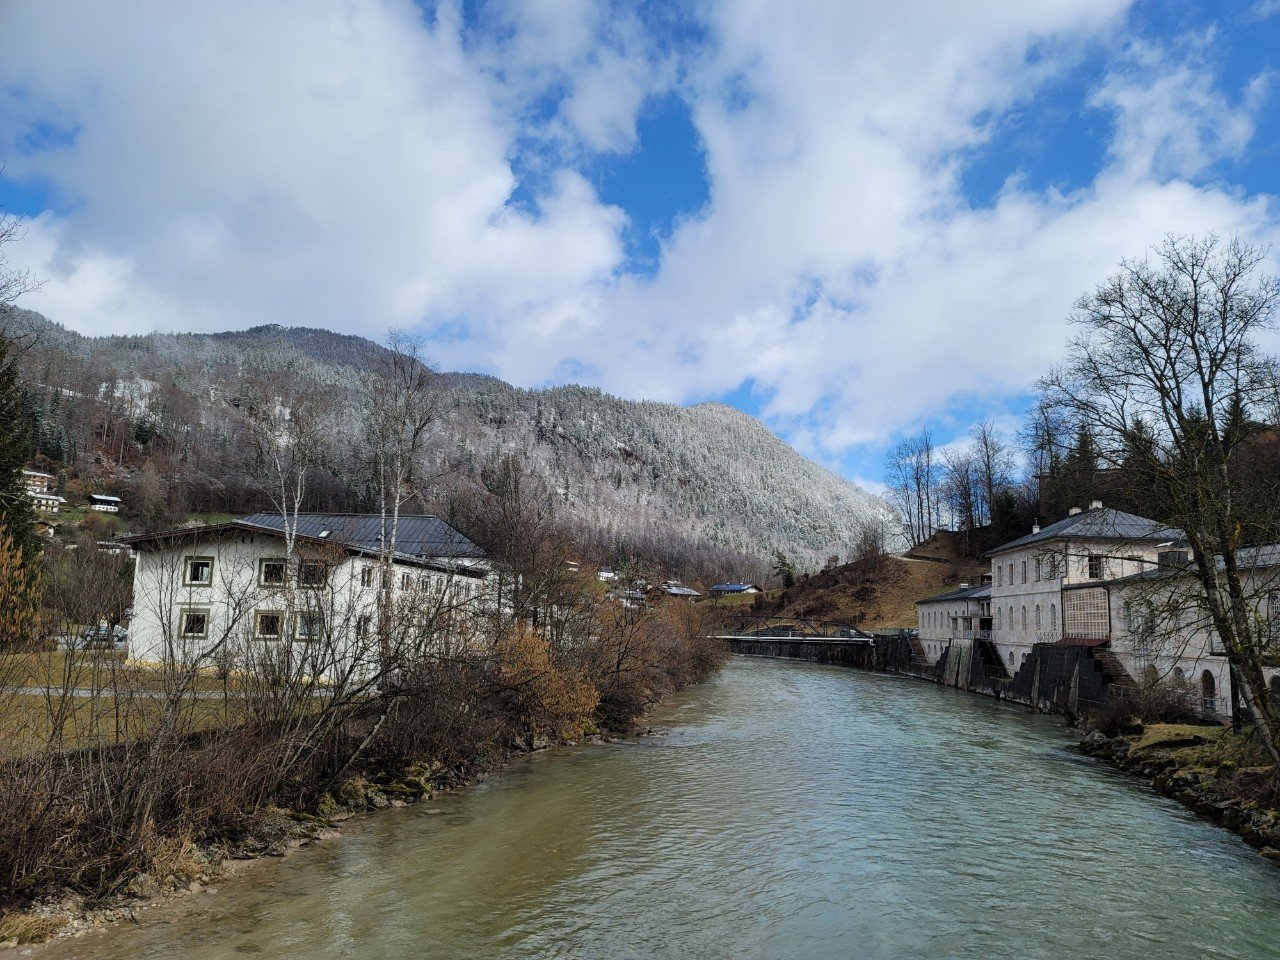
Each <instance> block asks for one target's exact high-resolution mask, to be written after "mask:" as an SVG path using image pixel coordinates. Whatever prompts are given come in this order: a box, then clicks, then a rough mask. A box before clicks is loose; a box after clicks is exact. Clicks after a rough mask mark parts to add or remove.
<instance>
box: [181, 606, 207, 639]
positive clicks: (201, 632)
mask: <svg viewBox="0 0 1280 960" xmlns="http://www.w3.org/2000/svg"><path fill="white" fill-rule="evenodd" d="M179 627H180V628H181V630H182V635H183V636H184V637H207V636H208V635H209V611H208V610H183V611H182V614H181V617H180V621H179Z"/></svg>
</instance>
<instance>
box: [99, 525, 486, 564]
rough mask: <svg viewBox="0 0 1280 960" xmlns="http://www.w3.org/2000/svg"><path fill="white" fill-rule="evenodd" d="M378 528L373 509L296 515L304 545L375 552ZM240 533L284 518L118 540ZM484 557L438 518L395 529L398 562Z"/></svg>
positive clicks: (271, 529) (280, 531) (271, 531)
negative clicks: (330, 545) (325, 544)
mask: <svg viewBox="0 0 1280 960" xmlns="http://www.w3.org/2000/svg"><path fill="white" fill-rule="evenodd" d="M381 529H382V518H381V516H379V515H378V514H376V513H373V514H369V513H304V514H299V515H298V525H297V535H298V538H299V540H302V541H304V542H307V543H313V544H320V543H332V544H335V545H337V546H340V547H343V548H345V549H347V550H350V551H353V552H355V553H361V554H370V555H375V556H376V555H378V554H379V553H380V552H381V549H382V547H381V543H382V541H381V537H380V535H379V534H380V531H381ZM239 532H250V533H265V534H268V535H271V536H284V518H283V517H281V516H280V515H279V514H270V513H255V514H251V515H250V516H247V517H241V518H240V519H238V520H232V521H231V522H230V523H215V524H209V525H207V526H203V527H180V528H177V529H174V530H162V531H160V532H158V533H144V534H139V535H138V536H135V537H122V538H121V539H120V542H121V543H127V544H129V545H130V546H142V545H145V544H149V543H155V542H159V541H162V540H172V539H181V538H188V537H189V538H199V537H204V536H207V535H210V534H222V533H239ZM389 533H390V524H388V534H389ZM484 557H485V552H484V551H483V550H481V549H480V548H479V547H478V546H476V545H475V544H474V543H472V542H471V541H470V540H468V539H467V538H466V537H464V536H463V535H462V534H461V533H459V532H458V531H457V530H455V529H453V527H451V526H449V524H447V523H445V522H444V521H443V520H441V519H440V518H439V517H429V516H408V517H401V518H400V522H399V524H398V525H397V527H396V551H395V554H394V558H395V559H396V560H397V561H399V562H402V563H403V562H408V563H414V564H418V565H424V566H429V565H431V564H430V562H431V561H433V560H445V559H448V560H482V559H484Z"/></svg>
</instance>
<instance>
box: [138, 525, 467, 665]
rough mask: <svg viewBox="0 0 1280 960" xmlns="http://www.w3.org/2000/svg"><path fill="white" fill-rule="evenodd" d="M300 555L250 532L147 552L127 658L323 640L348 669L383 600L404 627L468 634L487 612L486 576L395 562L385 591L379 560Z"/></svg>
mask: <svg viewBox="0 0 1280 960" xmlns="http://www.w3.org/2000/svg"><path fill="white" fill-rule="evenodd" d="M298 553H299V556H297V557H295V558H294V560H293V562H292V563H286V562H285V557H284V542H283V540H281V539H279V538H276V537H265V536H259V535H254V534H250V533H245V534H232V535H230V536H222V537H219V538H217V539H213V540H204V541H200V542H193V541H187V542H180V541H174V542H169V543H162V544H161V545H159V546H157V545H154V544H152V545H148V546H144V547H143V548H142V549H140V550H139V552H138V559H137V564H136V566H135V569H134V603H133V606H134V616H133V620H132V623H131V624H130V638H129V654H130V657H131V658H132V659H134V660H138V661H143V662H151V663H161V662H178V663H194V662H197V661H200V662H204V661H208V662H209V663H210V665H213V664H214V663H215V662H216V663H226V664H229V665H232V666H234V665H235V664H237V663H244V662H249V661H251V660H253V659H254V658H255V657H256V656H258V655H259V654H262V653H264V651H271V650H273V649H277V648H287V647H294V648H298V649H306V648H307V646H308V645H316V644H318V643H319V642H321V641H323V642H324V645H325V646H326V647H328V648H332V647H341V648H342V650H343V651H344V652H343V653H342V654H341V656H342V657H344V658H346V662H347V664H348V666H349V665H351V664H353V663H355V662H356V661H357V660H359V659H360V658H370V657H375V656H376V651H375V650H373V649H371V647H372V646H373V644H372V643H370V642H364V641H369V640H370V638H371V635H372V634H373V633H374V632H375V622H376V620H377V618H378V616H379V603H380V598H382V603H383V606H382V610H383V613H382V616H386V611H387V610H393V611H395V616H396V617H397V618H398V621H397V629H402V630H403V629H406V627H405V626H404V624H408V628H411V626H412V624H411V623H410V620H411V618H414V617H420V618H422V619H423V620H424V621H425V620H427V619H428V618H431V619H430V622H431V623H432V624H433V625H439V624H454V625H456V626H457V627H458V628H459V629H464V628H465V629H470V628H471V627H473V626H474V624H472V623H469V622H467V620H468V618H469V617H472V616H473V615H474V616H476V617H478V616H482V615H483V614H484V613H485V612H487V606H486V603H487V600H488V595H487V588H486V581H485V579H484V578H477V577H468V576H462V575H454V574H450V573H447V572H443V571H437V570H432V569H429V568H425V567H422V566H419V565H410V564H401V563H396V564H393V565H392V568H391V571H390V575H389V576H388V577H386V578H385V579H386V580H387V581H388V582H387V586H386V589H385V590H384V589H381V588H380V586H379V584H380V583H381V582H382V581H383V580H384V577H383V576H382V574H383V571H382V570H381V569H380V567H379V565H378V561H377V559H376V558H372V557H360V556H355V557H353V556H350V555H348V554H347V553H346V552H345V551H344V550H342V549H341V548H340V547H338V546H337V545H334V546H333V547H329V546H319V547H313V546H301V545H300V547H299V549H298ZM477 569H479V570H481V571H483V569H484V568H477ZM388 600H389V601H390V602H388Z"/></svg>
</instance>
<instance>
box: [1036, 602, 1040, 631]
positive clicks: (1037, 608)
mask: <svg viewBox="0 0 1280 960" xmlns="http://www.w3.org/2000/svg"><path fill="white" fill-rule="evenodd" d="M1036 629H1037V630H1039V629H1040V604H1038V603H1037V604H1036Z"/></svg>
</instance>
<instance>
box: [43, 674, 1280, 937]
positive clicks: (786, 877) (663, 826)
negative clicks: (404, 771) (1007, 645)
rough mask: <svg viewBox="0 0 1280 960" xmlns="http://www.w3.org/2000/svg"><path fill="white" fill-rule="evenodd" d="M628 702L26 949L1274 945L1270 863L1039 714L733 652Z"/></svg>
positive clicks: (1275, 882) (1279, 927)
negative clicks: (691, 685) (717, 666)
mask: <svg viewBox="0 0 1280 960" xmlns="http://www.w3.org/2000/svg"><path fill="white" fill-rule="evenodd" d="M652 722H653V726H654V729H655V735H654V736H651V737H645V738H641V739H639V740H633V741H628V742H625V743H619V744H601V745H581V746H577V747H571V748H564V749H559V750H552V751H547V752H545V753H542V754H538V755H536V756H534V757H531V758H528V759H526V760H521V761H520V762H517V763H515V764H513V765H512V766H511V767H510V768H508V769H507V770H506V771H504V772H503V773H501V774H500V775H498V776H496V777H494V778H493V779H491V780H489V781H487V782H486V783H484V784H481V785H479V786H477V787H475V788H473V789H469V790H467V791H464V792H462V793H460V794H458V795H455V796H450V797H447V798H444V799H439V800H435V801H431V802H428V803H424V804H421V805H419V806H414V807H408V808H405V809H403V810H393V811H386V812H383V813H380V814H377V815H376V816H371V817H366V818H360V819H358V820H356V821H353V822H351V823H349V824H348V825H347V827H346V829H345V831H344V835H343V837H342V838H341V839H339V840H336V841H333V842H330V843H327V844H322V845H319V846H316V847H313V848H309V849H306V850H303V851H300V852H299V853H297V854H295V855H293V856H291V857H289V858H288V859H287V860H285V861H283V862H272V863H269V864H262V865H259V866H257V867H255V868H253V869H252V870H251V871H250V872H249V873H248V874H247V875H246V876H244V877H241V878H238V879H235V880H232V881H229V882H227V883H226V884H224V885H223V886H222V887H221V889H220V890H219V892H218V893H216V894H212V895H210V894H202V895H195V896H192V897H189V898H186V900H185V901H184V906H183V908H182V909H179V910H176V911H175V910H171V909H168V908H160V909H157V910H153V911H151V913H150V914H148V919H147V920H146V921H145V922H144V923H143V924H142V925H141V926H139V927H130V928H128V929H123V928H117V929H114V930H111V931H106V932H102V933H97V932H95V933H92V934H89V935H88V936H85V937H83V938H81V939H78V940H74V941H66V942H64V943H62V944H59V945H56V946H54V947H51V948H49V949H48V950H47V951H45V953H46V955H48V956H50V957H66V958H71V957H76V958H80V957H84V958H88V957H93V958H95V960H115V958H119V960H124V958H128V960H138V958H151V957H166V958H167V957H179V956H181V957H183V958H186V960H203V958H230V957H243V956H245V955H252V954H261V955H263V956H265V957H273V958H276V957H278V958H305V960H328V958H338V957H342V958H348V957H349V958H364V960H373V958H384V957H397V958H398V957H421V958H433V960H434V958H454V957H458V958H462V957H466V958H473V957H474V958H516V957H521V958H524V957H537V958H544V957H546V958H555V957H566V958H567V957H573V958H591V960H597V958H600V960H610V958H629V957H635V958H645V957H663V958H666V957H670V958H677V957H678V958H701V957H707V958H712V957H714V958H722V957H723V958H741V960H749V958H779V957H797V958H805V960H812V958H826V957H831V958H837V957H838V958H881V957H883V958H894V960H913V958H943V957H957V958H958V957H974V958H983V960H986V958H992V957H1018V958H1038V957H1044V958H1054V960H1074V958H1095V957H1096V958H1105V960H1122V958H1127V957H1142V958H1181V957H1186V958H1205V957H1212V958H1238V960H1257V958H1264V957H1277V956H1280V869H1277V867H1276V866H1275V865H1273V864H1271V863H1268V862H1267V861H1265V860H1263V859H1262V858H1260V857H1259V856H1258V855H1257V854H1256V853H1255V852H1253V851H1252V850H1250V849H1249V848H1248V847H1247V846H1246V845H1245V844H1244V843H1243V842H1241V841H1240V840H1238V839H1237V838H1236V837H1234V836H1233V835H1231V834H1229V833H1227V832H1226V831H1223V830H1221V829H1219V828H1216V827H1214V826H1212V825H1210V824H1207V823H1204V822H1202V821H1199V820H1197V819H1196V818H1195V817H1194V816H1192V815H1191V814H1190V813H1188V812H1187V811H1185V810H1184V809H1183V808H1181V807H1180V806H1178V805H1177V804H1175V803H1173V802H1172V801H1169V800H1166V799H1163V798H1161V797H1158V796H1156V795H1154V794H1153V793H1151V792H1150V791H1148V790H1146V789H1144V788H1143V787H1141V786H1139V785H1137V784H1135V783H1133V782H1131V781H1129V780H1128V779H1126V778H1124V777H1123V776H1121V775H1120V774H1118V773H1115V772H1113V771H1111V770H1109V769H1108V768H1105V767H1103V766H1101V765H1100V764H1098V763H1097V762H1095V761H1092V760H1088V759H1085V758H1083V757H1082V756H1080V755H1079V754H1077V753H1075V752H1074V751H1073V750H1072V749H1071V744H1072V742H1073V741H1072V737H1071V735H1070V733H1069V732H1068V731H1066V730H1064V729H1063V728H1062V727H1061V725H1060V723H1059V722H1057V721H1055V720H1052V719H1049V718H1044V717H1036V716H1029V715H1027V714H1026V713H1024V712H1022V711H1020V710H1017V709H1014V708H1010V707H1006V706H1002V705H1000V704H997V703H994V702H992V701H988V700H984V699H980V698H977V697H971V696H968V695H966V694H962V693H958V692H955V691H952V690H947V689H944V688H941V687H937V686H933V685H930V684H925V683H920V682H918V681H910V680H904V679H900V678H895V677H890V676H884V675H879V674H871V673H864V672H860V671H855V670H842V669H839V668H833V667H820V666H813V665H809V664H800V663H788V662H782V661H760V660H745V659H737V660H735V661H733V662H732V663H730V665H729V666H728V667H727V668H726V670H725V671H724V673H723V674H722V675H721V676H720V677H719V678H718V679H716V680H715V681H713V682H711V683H708V684H705V685H703V686H701V687H698V688H696V689H693V690H690V691H686V692H685V693H682V694H680V695H678V696H676V697H674V698H672V699H671V700H670V701H668V702H667V703H666V704H664V705H663V706H662V707H661V708H660V709H659V710H658V711H657V712H656V713H655V715H654V717H653V721H652ZM153 915H154V916H153Z"/></svg>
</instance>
